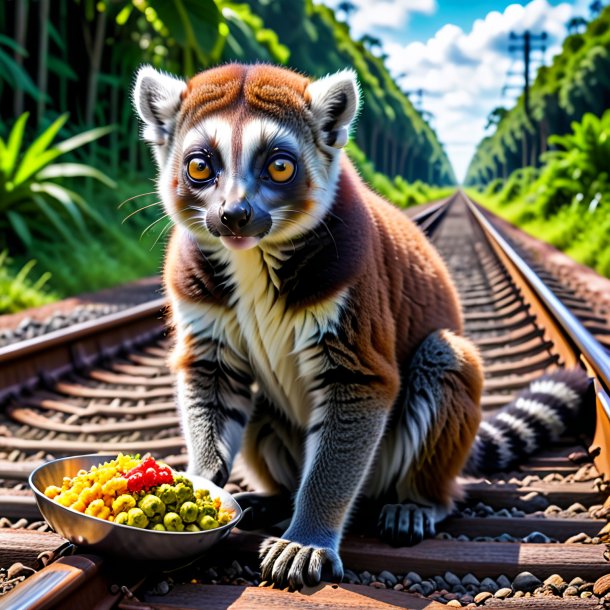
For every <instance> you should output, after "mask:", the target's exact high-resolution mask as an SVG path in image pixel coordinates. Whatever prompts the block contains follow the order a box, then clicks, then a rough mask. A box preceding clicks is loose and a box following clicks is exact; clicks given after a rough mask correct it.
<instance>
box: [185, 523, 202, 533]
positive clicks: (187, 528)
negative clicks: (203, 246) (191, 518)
mask: <svg viewBox="0 0 610 610" xmlns="http://www.w3.org/2000/svg"><path fill="white" fill-rule="evenodd" d="M184 531H185V532H200V531H201V530H200V529H199V528H198V527H197V526H196V525H195V524H194V523H189V524H188V525H186V526H185V527H184Z"/></svg>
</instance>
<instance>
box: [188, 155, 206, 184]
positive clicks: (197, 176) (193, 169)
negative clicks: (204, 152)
mask: <svg viewBox="0 0 610 610" xmlns="http://www.w3.org/2000/svg"><path fill="white" fill-rule="evenodd" d="M186 173H187V174H188V176H189V178H190V179H191V180H194V181H195V182H204V181H205V180H209V179H210V178H211V177H212V166H211V165H210V164H209V162H208V161H206V160H205V159H203V158H202V157H193V158H192V159H189V162H188V165H187V166H186Z"/></svg>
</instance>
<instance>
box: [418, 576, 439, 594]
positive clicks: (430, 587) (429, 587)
mask: <svg viewBox="0 0 610 610" xmlns="http://www.w3.org/2000/svg"><path fill="white" fill-rule="evenodd" d="M420 585H421V588H422V591H423V592H424V595H430V593H432V591H436V584H432V583H431V582H430V581H429V580H424V581H423V582H421V583H420Z"/></svg>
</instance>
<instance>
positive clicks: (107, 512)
mask: <svg viewBox="0 0 610 610" xmlns="http://www.w3.org/2000/svg"><path fill="white" fill-rule="evenodd" d="M144 460H147V461H148V462H147V463H145V464H144V465H143V466H142V463H143V462H144ZM150 463H151V458H150V457H146V458H143V459H140V457H139V456H131V455H123V454H122V453H119V454H118V456H117V457H116V459H114V460H111V461H109V462H104V463H103V464H99V465H98V466H93V467H92V468H91V469H90V470H88V471H87V470H79V472H78V473H77V474H76V476H74V477H72V478H70V477H64V479H63V481H62V484H61V487H59V486H57V485H49V486H48V487H47V488H46V489H45V490H44V494H45V496H47V497H48V498H50V499H51V500H53V501H55V502H57V503H58V504H61V505H62V506H66V507H69V508H72V509H74V510H76V511H78V512H81V513H84V514H86V515H89V516H91V517H97V518H98V519H104V520H107V521H113V522H114V523H118V524H121V525H129V526H131V527H138V528H140V529H150V530H155V531H170V532H198V531H201V530H209V529H214V528H217V527H220V526H221V525H226V524H227V523H229V522H230V521H231V520H232V519H233V517H234V512H233V511H231V510H228V509H225V508H223V507H222V505H221V501H220V498H212V497H211V496H210V492H209V491H208V490H206V489H194V488H193V483H192V481H190V480H189V479H188V478H187V477H186V476H185V475H181V474H174V473H172V476H170V475H169V471H168V468H167V467H166V466H161V465H159V466H160V467H161V468H165V469H166V475H167V477H168V478H167V479H166V480H171V479H172V477H173V482H172V483H171V484H170V483H163V484H161V485H155V486H146V487H145V488H144V489H141V488H139V487H130V485H131V483H130V481H129V476H131V475H130V471H132V470H133V469H136V470H144V469H146V468H147V467H148V466H149V465H150ZM152 463H153V465H155V466H156V465H157V464H156V462H154V460H152ZM140 466H141V468H138V467H140ZM152 481H158V479H152ZM140 484H141V483H140ZM130 489H132V490H134V489H136V490H137V491H135V490H134V491H130Z"/></svg>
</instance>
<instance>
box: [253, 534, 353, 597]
mask: <svg viewBox="0 0 610 610" xmlns="http://www.w3.org/2000/svg"><path fill="white" fill-rule="evenodd" d="M260 556H261V579H262V580H266V581H268V582H272V583H274V584H275V585H277V586H278V587H282V588H283V587H290V589H292V590H299V589H302V588H303V587H315V586H316V585H317V584H319V583H320V581H321V580H322V572H323V568H324V567H325V566H328V567H329V568H330V578H331V580H334V581H337V582H340V581H341V579H342V578H343V564H342V563H341V559H339V555H338V554H337V553H336V552H335V551H333V550H332V549H329V548H320V547H313V546H305V545H302V544H299V543H298V542H291V541H290V540H284V539H278V538H270V539H268V540H266V541H265V542H264V543H263V544H262V545H261V551H260Z"/></svg>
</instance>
